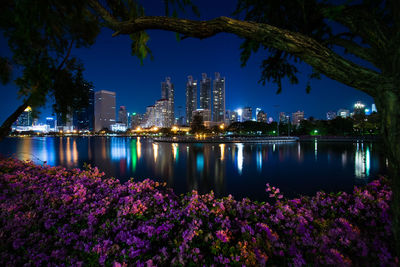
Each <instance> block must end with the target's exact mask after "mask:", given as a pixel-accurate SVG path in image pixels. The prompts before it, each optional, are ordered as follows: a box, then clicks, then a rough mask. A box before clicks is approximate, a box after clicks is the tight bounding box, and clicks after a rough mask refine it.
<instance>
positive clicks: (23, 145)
mask: <svg viewBox="0 0 400 267" xmlns="http://www.w3.org/2000/svg"><path fill="white" fill-rule="evenodd" d="M0 154H2V155H6V156H11V155H14V157H16V158H19V159H21V160H32V161H34V162H35V163H38V164H43V162H46V163H47V164H49V165H52V166H55V165H62V166H65V167H67V168H75V167H79V168H81V167H82V166H83V165H84V163H88V164H91V165H92V166H98V167H99V169H100V170H101V171H104V172H105V174H106V175H107V176H112V177H116V178H118V179H120V180H121V181H122V182H124V181H127V180H128V179H129V178H130V177H133V178H134V179H135V180H143V179H146V178H150V179H153V180H157V181H165V182H167V184H168V186H169V187H172V188H173V189H174V191H175V192H176V193H178V194H180V193H185V192H188V191H191V190H198V191H199V192H200V193H207V192H209V191H210V190H213V191H214V193H215V195H216V196H218V197H223V196H227V195H229V194H232V195H233V196H234V197H235V198H236V199H240V198H243V197H248V198H250V199H252V200H259V201H263V200H265V199H267V194H266V192H265V184H266V183H270V184H271V185H274V186H277V187H279V188H280V189H281V191H282V192H283V194H284V195H285V196H287V197H296V196H298V195H300V194H303V195H313V194H314V193H315V192H317V191H319V190H324V191H326V192H337V191H347V192H350V191H352V189H353V186H354V185H363V184H366V183H367V182H368V181H369V180H371V179H374V178H376V177H377V176H378V175H379V174H385V173H386V166H387V164H386V159H385V158H384V156H383V155H382V148H381V144H380V143H370V142H314V141H312V142H293V143H281V144H245V143H233V144H232V143H229V144H209V143H206V144H193V143H192V144H184V143H163V142H159V143H158V142H153V141H152V140H151V139H147V138H143V137H142V138H130V137H21V138H6V139H4V140H3V141H2V142H0Z"/></svg>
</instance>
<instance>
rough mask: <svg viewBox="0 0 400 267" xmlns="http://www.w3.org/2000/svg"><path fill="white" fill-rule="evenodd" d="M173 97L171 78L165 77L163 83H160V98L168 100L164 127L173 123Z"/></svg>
mask: <svg viewBox="0 0 400 267" xmlns="http://www.w3.org/2000/svg"><path fill="white" fill-rule="evenodd" d="M174 96H175V93H174V84H173V83H172V82H171V77H166V78H165V82H162V83H161V98H162V99H167V100H168V110H167V113H168V124H167V125H166V126H165V127H171V126H172V125H173V124H174V122H175V104H174Z"/></svg>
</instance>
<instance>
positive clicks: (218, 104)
mask: <svg viewBox="0 0 400 267" xmlns="http://www.w3.org/2000/svg"><path fill="white" fill-rule="evenodd" d="M212 112H213V121H214V122H222V123H223V122H224V121H225V78H224V77H221V75H220V74H219V73H218V72H216V73H215V79H214V82H213V111H212Z"/></svg>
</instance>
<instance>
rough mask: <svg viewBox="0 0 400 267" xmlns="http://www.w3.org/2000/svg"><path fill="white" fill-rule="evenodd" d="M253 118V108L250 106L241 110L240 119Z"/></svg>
mask: <svg viewBox="0 0 400 267" xmlns="http://www.w3.org/2000/svg"><path fill="white" fill-rule="evenodd" d="M252 118H253V109H252V108H251V107H245V108H243V111H242V121H251V120H252Z"/></svg>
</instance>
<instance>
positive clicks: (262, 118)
mask: <svg viewBox="0 0 400 267" xmlns="http://www.w3.org/2000/svg"><path fill="white" fill-rule="evenodd" d="M257 121H258V122H265V123H267V122H268V117H267V113H265V112H264V111H262V110H259V111H258V112H257Z"/></svg>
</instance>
